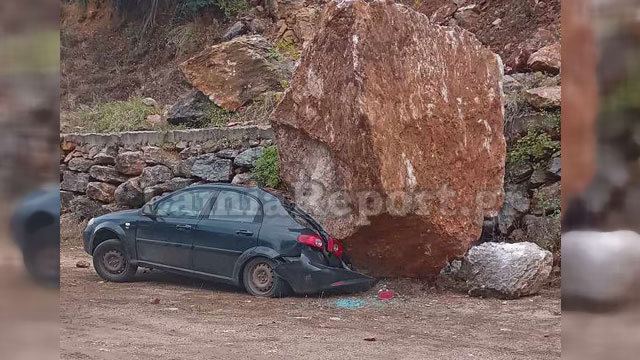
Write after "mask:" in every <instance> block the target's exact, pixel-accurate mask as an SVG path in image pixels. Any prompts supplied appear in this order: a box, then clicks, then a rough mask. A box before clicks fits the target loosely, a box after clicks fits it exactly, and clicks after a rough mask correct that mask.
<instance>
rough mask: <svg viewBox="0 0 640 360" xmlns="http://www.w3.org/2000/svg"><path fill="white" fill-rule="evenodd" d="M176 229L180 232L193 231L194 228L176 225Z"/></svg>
mask: <svg viewBox="0 0 640 360" xmlns="http://www.w3.org/2000/svg"><path fill="white" fill-rule="evenodd" d="M176 229H178V230H191V229H193V226H191V225H176Z"/></svg>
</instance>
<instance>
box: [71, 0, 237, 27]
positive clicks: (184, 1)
mask: <svg viewBox="0 0 640 360" xmlns="http://www.w3.org/2000/svg"><path fill="white" fill-rule="evenodd" d="M75 1H77V2H78V3H79V4H80V5H81V6H83V7H85V8H86V7H87V6H88V4H89V2H90V0H75ZM110 3H111V5H112V6H113V7H114V8H115V9H116V10H117V11H118V13H119V14H121V15H125V16H131V17H132V18H133V17H140V16H143V17H144V26H143V32H144V31H146V30H147V29H149V27H150V26H151V25H152V24H153V23H154V22H155V19H156V16H157V14H158V11H160V10H161V9H169V10H172V11H174V12H175V14H176V15H177V16H178V17H182V18H184V17H193V16H195V15H197V14H198V13H200V12H201V11H203V10H205V9H210V8H212V9H215V10H217V11H219V12H220V13H222V15H223V16H224V17H225V18H232V17H234V16H236V15H238V14H239V13H240V12H242V11H245V10H247V9H248V8H249V4H248V3H247V1H246V0H173V1H161V0H110Z"/></svg>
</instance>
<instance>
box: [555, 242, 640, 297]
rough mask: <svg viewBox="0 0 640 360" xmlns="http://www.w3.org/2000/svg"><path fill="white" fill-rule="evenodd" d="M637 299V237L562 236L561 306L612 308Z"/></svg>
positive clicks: (639, 259) (639, 271)
mask: <svg viewBox="0 0 640 360" xmlns="http://www.w3.org/2000/svg"><path fill="white" fill-rule="evenodd" d="M638 298H640V235H638V234H637V233H635V232H632V231H615V232H596V231H572V232H568V233H565V234H563V235H562V306H563V307H564V306H569V307H576V306H612V305H620V304H622V303H625V302H628V301H630V300H638Z"/></svg>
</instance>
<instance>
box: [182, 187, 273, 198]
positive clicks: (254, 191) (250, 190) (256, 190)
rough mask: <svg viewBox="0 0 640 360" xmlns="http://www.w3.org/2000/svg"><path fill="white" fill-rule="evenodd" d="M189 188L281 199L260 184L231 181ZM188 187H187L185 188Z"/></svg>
mask: <svg viewBox="0 0 640 360" xmlns="http://www.w3.org/2000/svg"><path fill="white" fill-rule="evenodd" d="M187 188H189V189H216V190H235V191H240V192H243V193H246V194H250V195H254V196H257V197H260V198H265V197H266V198H271V197H273V198H275V199H278V200H280V198H279V197H278V196H276V195H275V194H273V193H272V192H270V191H268V190H266V189H264V188H261V187H259V186H242V185H235V184H229V183H208V184H198V185H191V186H188V187H187ZM185 189H186V188H185Z"/></svg>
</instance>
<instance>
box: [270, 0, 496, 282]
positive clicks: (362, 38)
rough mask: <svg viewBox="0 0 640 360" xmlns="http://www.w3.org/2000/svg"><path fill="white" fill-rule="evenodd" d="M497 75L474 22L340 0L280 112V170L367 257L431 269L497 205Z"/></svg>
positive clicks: (397, 269)
mask: <svg viewBox="0 0 640 360" xmlns="http://www.w3.org/2000/svg"><path fill="white" fill-rule="evenodd" d="M389 29H394V31H389ZM398 44H401V46H399V45H398ZM501 80H502V64H501V61H500V58H499V57H498V56H496V55H495V54H493V53H492V52H491V51H489V50H488V49H486V48H484V47H483V46H482V44H481V43H480V42H479V41H478V40H477V39H476V38H475V37H474V36H473V35H472V34H471V33H469V32H466V31H463V30H461V29H460V28H458V27H440V26H435V25H432V24H430V22H429V20H428V18H427V17H426V16H425V15H423V14H420V13H417V12H415V11H413V10H411V9H410V8H408V7H406V6H404V5H401V4H394V3H390V2H366V1H363V0H356V1H351V2H341V3H338V2H332V3H330V4H329V5H328V7H327V10H326V12H325V14H324V16H323V20H322V22H321V24H319V30H318V33H317V34H316V36H315V38H314V41H312V42H311V43H310V44H309V46H308V47H307V48H306V49H305V51H304V52H303V54H302V59H301V62H300V64H299V65H298V68H297V70H296V73H295V75H294V76H293V79H292V81H291V84H290V88H289V90H288V91H287V92H286V93H285V95H284V97H283V99H282V101H281V102H280V103H279V104H278V106H277V108H276V109H275V111H274V112H273V114H272V123H273V125H274V130H275V134H276V138H277V143H278V145H279V147H280V151H279V154H280V161H281V162H280V164H281V176H282V178H283V180H284V181H285V182H286V183H287V184H288V185H289V186H290V188H291V189H294V190H295V191H296V196H295V197H296V199H295V200H296V202H297V203H298V204H299V205H300V206H301V207H303V208H304V209H305V210H307V211H308V212H310V213H311V214H312V215H314V216H315V217H316V218H317V219H318V220H319V221H320V222H321V223H322V224H323V225H324V226H325V227H326V228H327V230H328V231H329V232H330V233H332V234H333V235H334V236H336V237H338V238H342V239H344V240H345V242H346V244H347V246H348V247H349V248H350V252H351V255H352V260H353V261H354V263H355V264H356V265H357V266H358V267H360V268H363V269H366V270H368V271H370V272H371V273H373V274H376V275H404V276H419V277H433V276H435V275H436V274H437V273H438V271H439V270H440V268H441V267H442V266H443V265H444V264H445V263H446V260H447V259H448V258H452V257H455V256H462V255H463V254H464V253H465V252H466V250H467V249H468V247H469V245H470V244H471V242H472V241H475V240H476V239H477V238H478V237H479V236H480V232H481V228H482V221H483V218H484V217H485V216H495V215H497V212H498V210H499V209H500V207H501V204H502V197H503V190H502V188H503V176H504V163H505V140H504V136H503V98H502V91H501Z"/></svg>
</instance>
